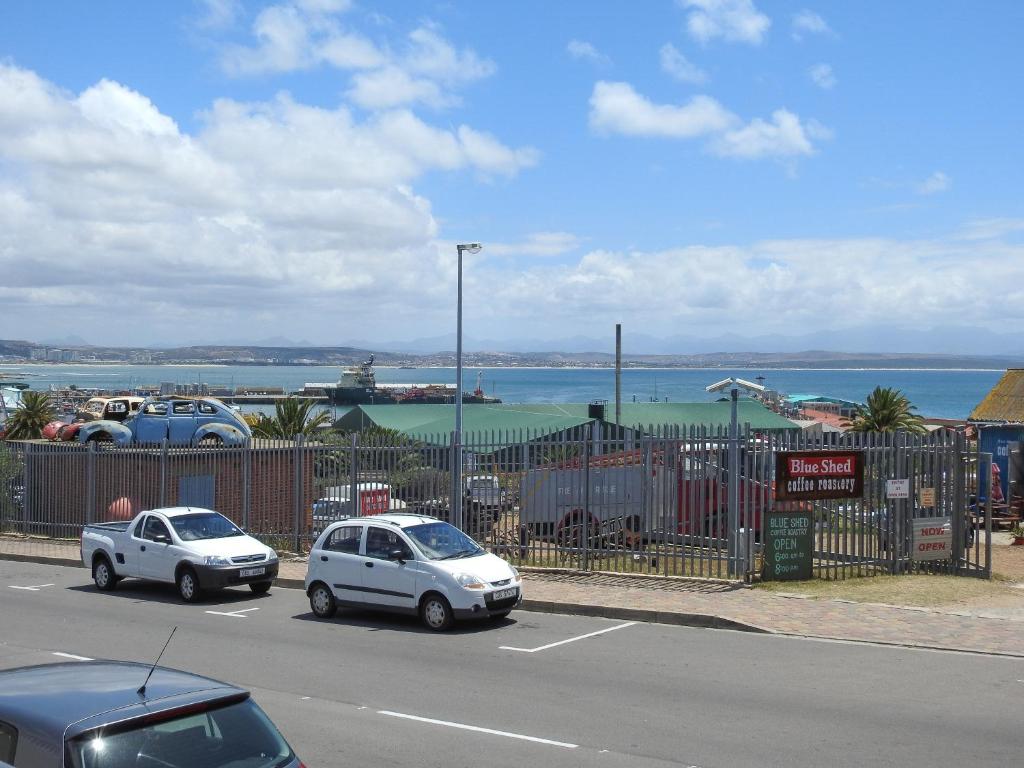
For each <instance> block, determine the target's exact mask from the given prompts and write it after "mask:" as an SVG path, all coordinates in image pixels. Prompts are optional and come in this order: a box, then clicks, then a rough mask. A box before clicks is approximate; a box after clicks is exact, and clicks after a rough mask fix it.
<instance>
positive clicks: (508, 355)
mask: <svg viewBox="0 0 1024 768" xmlns="http://www.w3.org/2000/svg"><path fill="white" fill-rule="evenodd" d="M371 354H372V355H374V356H375V357H376V361H377V364H378V365H380V366H394V367H402V366H415V367H423V368H430V367H451V366H454V365H455V352H454V350H439V351H436V352H431V353H424V354H413V353H409V352H393V351H388V350H386V349H383V350H382V349H365V348H358V347H346V346H337V347H321V346H302V347H288V346H280V347H277V346H257V345H201V346H182V347H169V348H149V347H115V346H99V345H91V344H60V345H58V344H44V343H36V342H30V341H22V340H3V339H0V363H17V364H32V363H45V364H49V365H52V364H60V363H69V364H88V365H103V364H116V365H251V366H318V365H320V366H346V365H354V364H357V363H359V362H361V361H362V360H364V359H366V358H367V357H368V356H369V355H371ZM463 360H464V364H465V365H466V366H469V367H485V368H500V367H509V368H515V367H546V368H559V367H566V368H572V367H592V368H608V367H612V366H613V365H614V364H615V355H614V354H613V353H611V352H587V351H583V352H529V351H526V352H508V351H479V350H475V351H466V352H465V353H464V356H463ZM622 365H623V367H625V368H716V367H718V368H747V367H751V368H752V367H757V368H851V369H853V368H883V369H884V368H935V369H951V370H952V369H979V370H982V369H994V370H1001V369H1004V368H1012V367H1019V366H1021V365H1024V360H1022V359H1021V358H1020V357H1016V356H995V355H984V356H982V355H977V356H974V355H944V354H935V353H871V352H836V351H826V350H807V351H802V352H714V353H700V354H683V353H680V354H671V355H666V354H635V353H634V354H630V353H628V352H625V351H624V353H623V356H622Z"/></svg>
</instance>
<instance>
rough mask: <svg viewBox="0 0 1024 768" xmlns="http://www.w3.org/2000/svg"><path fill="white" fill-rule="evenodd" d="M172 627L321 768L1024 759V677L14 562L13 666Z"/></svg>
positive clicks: (821, 649) (950, 664) (188, 654)
mask: <svg viewBox="0 0 1024 768" xmlns="http://www.w3.org/2000/svg"><path fill="white" fill-rule="evenodd" d="M42 585H48V586H42ZM15 587H22V588H15ZM24 587H32V588H33V589H24ZM174 626H177V627H178V631H177V634H176V635H175V637H174V640H173V641H172V643H171V645H170V647H169V648H168V650H167V653H166V654H165V655H164V658H163V661H162V664H164V665H166V666H171V667H178V668H181V669H187V670H190V671H193V672H198V673H200V674H206V675H210V676H213V677H216V678H220V679H223V680H226V681H229V682H232V683H236V684H240V685H242V686H245V687H247V688H249V689H251V690H252V691H253V692H254V695H255V697H256V700H257V701H258V702H259V703H260V704H261V705H262V706H263V707H264V709H265V710H266V711H267V712H268V714H270V716H271V717H272V718H273V719H274V721H275V722H276V723H277V724H278V726H279V727H280V728H281V730H282V732H283V733H284V734H285V736H286V737H287V738H288V740H289V741H290V742H291V744H292V746H293V747H294V748H295V750H296V752H297V753H298V754H299V756H300V757H302V759H303V760H304V761H305V762H306V763H307V764H308V765H310V766H311V768H312V767H313V766H343V765H344V766H348V765H358V766H367V767H369V766H374V767H376V766H413V765H415V766H438V767H441V766H445V767H447V766H454V767H458V766H478V765H488V766H493V767H495V768H503V767H505V766H510V767H511V766H515V767H516V768H522V766H524V765H526V766H529V765H536V766H550V767H551V768H563V767H566V768H567V767H569V766H602V765H603V766H624V767H628V768H647V767H653V766H670V765H671V766H678V765H682V766H701V767H702V768H713V767H717V766H722V767H725V766H730V767H732V766H759V767H760V766H793V765H801V766H804V765H830V766H857V768H862V767H863V766H865V765H900V766H929V767H931V766H935V765H970V766H986V765H1000V766H1004V765H1013V764H1018V763H1019V762H1020V755H1021V746H1022V744H1024V737H1022V735H1021V725H1020V722H1021V721H1020V712H1021V706H1022V702H1024V670H1021V668H1020V662H1019V660H1013V659H1007V658H1001V657H988V656H978V655H969V654H958V653H943V652H933V651H915V650H903V649H898V648H890V647H877V646H869V645H858V644H852V643H836V642H822V641H812V640H801V639H797V638H786V637H774V636H769V635H757V634H747V633H742V632H731V631H722V630H707V629H691V628H686V627H669V626H664V625H657V624H631V623H628V622H621V621H608V620H603V619H596V618H585V617H572V616H560V615H554V614H533V613H527V612H522V611H520V612H514V613H513V614H512V616H511V617H510V618H509V619H508V620H505V621H502V622H498V623H487V624H480V625H470V626H466V627H463V628H460V629H457V630H456V631H453V632H450V633H446V634H434V633H431V632H428V631H426V630H425V629H421V628H420V626H419V624H418V623H417V622H416V621H414V620H412V619H405V618H392V617H387V616H382V615H377V614H371V613H356V612H342V613H340V614H339V616H338V618H336V619H334V620H332V621H319V620H316V619H314V618H313V616H312V614H311V613H310V611H309V605H308V603H307V601H306V597H305V595H304V594H303V593H302V592H301V591H299V590H288V589H274V590H272V591H271V593H270V594H269V595H267V596H262V597H255V596H253V595H251V593H249V591H248V590H231V591H226V592H223V593H220V594H217V595H214V596H212V597H211V598H209V599H208V600H207V601H206V602H204V603H202V604H199V605H183V604H181V603H180V602H179V601H178V600H177V597H176V594H175V592H174V590H173V588H171V587H167V588H165V587H162V586H157V585H146V584H141V583H139V582H122V584H121V585H120V586H119V588H118V590H117V591H115V592H113V593H101V592H98V591H96V590H95V589H94V588H93V586H92V584H91V582H90V581H89V580H88V573H87V572H86V571H84V570H82V569H76V568H64V567H59V566H48V565H37V564H29V563H13V562H6V561H0V668H8V667H15V666H22V665H26V664H37V663H49V662H54V661H61V660H66V657H62V656H58V655H55V654H71V655H74V656H82V657H88V658H114V659H130V660H137V661H152V660H153V659H154V658H155V656H156V654H157V653H158V652H159V650H160V648H161V647H162V646H163V644H164V641H165V640H166V639H167V635H168V633H169V632H170V630H171V628H172V627H174ZM581 636H585V637H581ZM574 638H580V639H574ZM567 641H568V642H567ZM1022 642H1024V638H1022ZM513 649H522V650H513ZM140 682H141V681H140Z"/></svg>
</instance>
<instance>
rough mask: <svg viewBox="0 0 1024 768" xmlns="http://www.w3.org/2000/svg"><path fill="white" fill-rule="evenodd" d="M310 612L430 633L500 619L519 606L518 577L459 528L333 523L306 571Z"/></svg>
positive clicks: (413, 521) (412, 521) (402, 521)
mask: <svg viewBox="0 0 1024 768" xmlns="http://www.w3.org/2000/svg"><path fill="white" fill-rule="evenodd" d="M306 594H307V595H308V596H309V606H310V608H312V610H313V613H314V614H316V616H318V617H319V618H322V619H326V618H330V617H331V616H333V615H334V614H335V612H336V611H337V609H338V606H343V607H348V608H367V609H377V610H385V611H395V612H398V613H408V614H411V615H417V614H418V615H419V616H420V617H421V618H422V619H423V622H424V623H425V624H426V625H427V626H428V627H430V629H433V630H438V631H440V630H444V629H448V628H449V627H450V626H451V625H452V623H453V622H454V621H455V620H456V619H482V618H487V617H494V618H504V617H505V616H507V615H508V614H509V613H510V612H511V610H512V609H513V608H515V607H516V606H518V605H519V604H520V603H521V602H522V599H523V590H522V582H521V581H520V578H519V572H518V571H517V570H516V569H515V568H513V567H512V566H511V565H509V564H508V563H506V562H505V561H504V560H502V559H501V558H500V557H497V556H495V555H492V554H490V553H489V552H487V551H486V550H485V549H483V548H482V547H480V546H479V545H478V544H477V543H476V542H474V541H473V540H472V539H471V538H469V537H468V536H467V535H466V534H464V533H463V532H462V531H460V530H459V529H458V528H456V527H454V526H452V525H449V524H448V523H445V522H442V521H440V520H437V519H436V518H433V517H427V516H424V515H413V514H402V513H399V514H394V513H391V514H384V515H373V516H370V517H354V518H349V519H347V520H340V521H338V522H336V523H332V524H331V525H329V526H327V528H325V529H324V532H323V533H321V534H320V536H319V537H317V540H316V543H314V544H313V549H312V550H310V553H309V569H308V571H307V572H306Z"/></svg>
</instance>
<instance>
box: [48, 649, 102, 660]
mask: <svg viewBox="0 0 1024 768" xmlns="http://www.w3.org/2000/svg"><path fill="white" fill-rule="evenodd" d="M53 655H54V656H60V657H62V658H65V659H74V660H75V661H94V659H90V658H89V657H88V656H76V655H75V654H73V653H61V652H60V651H54V652H53Z"/></svg>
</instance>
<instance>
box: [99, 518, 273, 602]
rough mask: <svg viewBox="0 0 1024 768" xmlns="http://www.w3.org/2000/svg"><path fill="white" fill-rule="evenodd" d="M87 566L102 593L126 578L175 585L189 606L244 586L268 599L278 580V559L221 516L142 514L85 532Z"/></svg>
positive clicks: (100, 525)
mask: <svg viewBox="0 0 1024 768" xmlns="http://www.w3.org/2000/svg"><path fill="white" fill-rule="evenodd" d="M82 564H83V565H85V567H86V568H90V569H91V570H92V579H93V581H94V582H95V583H96V587H97V588H98V589H102V590H111V589H114V588H115V587H116V586H117V583H118V582H119V581H120V580H121V579H123V578H126V577H134V578H139V579H147V580H149V581H162V582H166V583H168V584H175V585H177V587H178V594H180V595H181V599H182V600H184V601H185V602H188V603H192V602H195V601H197V600H199V599H200V598H201V597H202V594H203V591H204V590H208V589H221V588H223V587H231V586H235V585H238V584H248V585H249V588H250V589H251V590H252V591H253V592H255V593H257V594H262V593H264V592H266V591H267V590H269V589H270V585H271V584H272V583H273V581H274V578H275V577H276V576H277V569H278V559H277V553H276V552H275V551H274V550H272V549H271V548H270V547H267V546H266V545H264V544H262V543H261V542H260V541H258V540H257V539H254V538H253V537H252V536H247V535H246V534H245V533H243V532H242V530H241V529H240V528H238V526H236V525H235V524H234V523H232V522H231V521H230V520H228V519H227V518H226V517H224V516H223V515H221V514H220V513H218V512H213V511H211V510H209V509H200V508H198V507H170V508H167V509H152V510H149V511H146V512H140V513H139V514H138V515H137V516H136V518H135V519H134V520H132V521H130V522H119V523H97V524H94V525H86V526H85V527H84V528H83V529H82Z"/></svg>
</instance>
